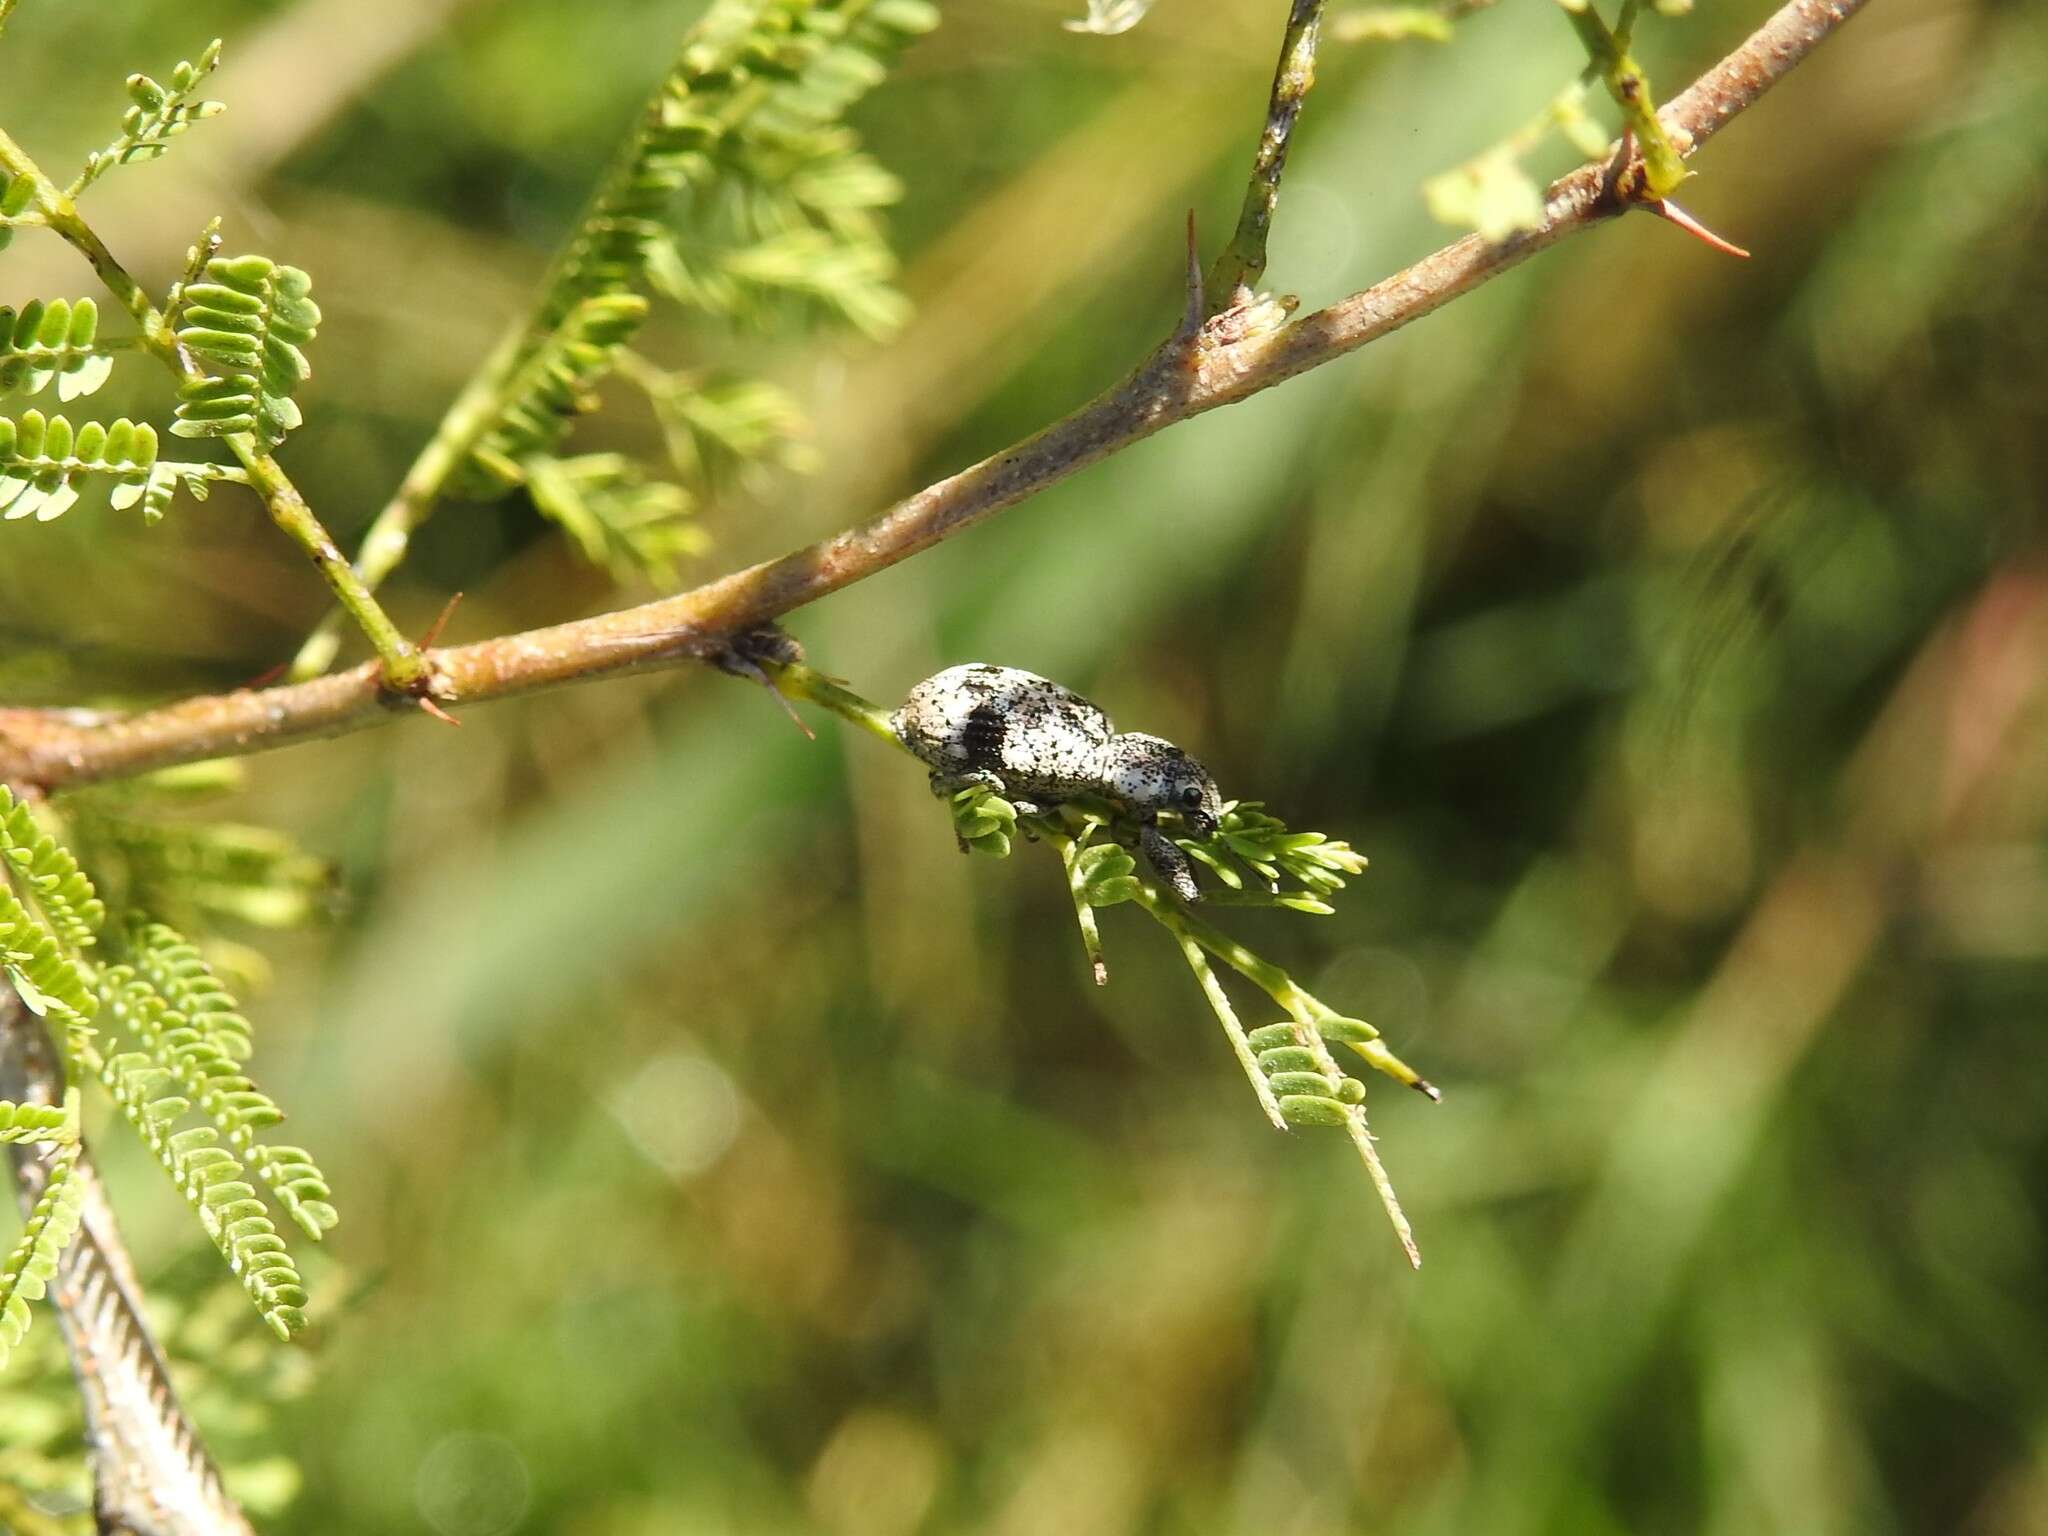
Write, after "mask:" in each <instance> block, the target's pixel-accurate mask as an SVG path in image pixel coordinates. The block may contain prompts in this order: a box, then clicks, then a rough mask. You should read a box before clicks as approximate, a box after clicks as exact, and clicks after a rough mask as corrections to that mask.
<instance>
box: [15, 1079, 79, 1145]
mask: <svg viewBox="0 0 2048 1536" xmlns="http://www.w3.org/2000/svg"><path fill="white" fill-rule="evenodd" d="M78 1107H79V1099H78V1090H77V1089H75V1088H74V1089H72V1090H70V1091H69V1092H68V1093H66V1094H65V1096H64V1102H63V1103H62V1104H33V1103H30V1104H16V1103H14V1102H12V1101H11V1100H8V1099H0V1142H39V1143H59V1142H73V1141H76V1140H78Z"/></svg>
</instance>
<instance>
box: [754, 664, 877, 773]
mask: <svg viewBox="0 0 2048 1536" xmlns="http://www.w3.org/2000/svg"><path fill="white" fill-rule="evenodd" d="M761 670H762V671H763V672H765V673H767V674H768V680H769V681H770V682H771V683H773V684H774V685H775V689H776V691H777V692H778V693H780V694H781V695H782V696H783V697H784V698H788V699H808V700H809V701H810V702H811V703H813V704H816V705H818V706H820V707H821V708H824V709H829V710H831V711H832V713H833V714H835V715H837V716H839V718H840V719H842V720H847V721H850V722H852V723H853V724H854V725H857V726H859V727H860V728H861V729H862V730H864V731H866V732H867V733H868V734H869V735H870V736H876V737H879V738H880V739H881V740H883V741H886V742H888V743H889V745H890V746H892V747H895V748H896V749H897V750H899V751H903V752H908V751H909V750H910V749H909V748H908V747H906V746H904V745H903V742H902V740H901V739H900V738H899V737H898V736H897V734H896V727H895V726H893V725H891V724H890V723H889V711H887V710H886V709H883V708H882V707H881V705H879V704H875V703H872V702H871V701H869V700H867V699H864V698H862V697H861V696H860V695H859V694H857V693H855V692H854V691H853V690H852V689H851V688H847V687H844V686H842V685H841V684H839V683H837V682H835V681H833V680H832V679H831V678H829V677H827V676H825V674H824V673H822V672H814V671H812V670H811V669H810V668H809V667H807V666H805V665H804V664H803V663H802V662H800V661H792V662H772V661H764V662H762V663H761Z"/></svg>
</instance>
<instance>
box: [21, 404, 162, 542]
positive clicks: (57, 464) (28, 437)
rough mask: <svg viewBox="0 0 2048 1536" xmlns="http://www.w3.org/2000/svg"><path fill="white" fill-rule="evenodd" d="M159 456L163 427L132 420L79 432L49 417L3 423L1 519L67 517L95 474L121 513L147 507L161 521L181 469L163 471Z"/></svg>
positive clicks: (90, 425) (31, 414)
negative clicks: (85, 483)
mask: <svg viewBox="0 0 2048 1536" xmlns="http://www.w3.org/2000/svg"><path fill="white" fill-rule="evenodd" d="M156 451H157V436H156V428H154V427H152V426H150V425H149V424H148V423H146V422H137V421H130V420H129V419H128V418H127V417H125V416H123V417H121V418H120V419H118V420H116V421H112V422H107V423H101V422H97V421H88V422H85V423H84V424H82V425H81V426H78V427H76V428H74V427H73V426H72V425H71V422H70V421H69V419H67V418H66V417H63V416H48V417H46V416H44V415H43V413H42V412H41V411H23V412H22V413H21V415H20V416H19V417H17V418H15V419H13V420H9V419H8V418H7V417H5V416H0V517H6V518H8V519H9V520H12V519H15V518H23V517H31V516H32V517H34V518H35V519H36V520H37V521H38V522H45V523H47V522H49V521H50V520H51V519H53V518H58V517H62V516H63V515H64V514H65V513H66V512H68V511H70V510H71V508H72V507H73V506H74V505H75V504H76V503H77V501H78V495H79V491H78V486H79V482H80V481H82V480H84V479H85V478H87V477H88V476H93V475H100V476H104V477H106V478H107V480H108V481H109V482H110V483H111V489H110V492H109V496H108V500H109V501H110V502H111V503H112V504H113V506H114V508H115V510H116V511H119V510H122V509H125V508H127V507H132V506H135V505H137V504H138V503H140V504H141V505H142V506H143V507H144V510H145V515H148V514H149V513H150V511H151V510H152V509H153V511H154V513H155V515H157V516H161V515H162V512H163V506H164V503H165V502H167V501H168V500H169V498H170V495H171V493H172V492H174V491H175V490H176V489H177V483H178V477H177V472H176V469H175V468H174V467H167V468H166V471H165V473H164V474H162V475H159V474H158V473H157V472H156V471H157V457H156Z"/></svg>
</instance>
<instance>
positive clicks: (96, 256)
mask: <svg viewBox="0 0 2048 1536" xmlns="http://www.w3.org/2000/svg"><path fill="white" fill-rule="evenodd" d="M0 170H4V171H6V172H7V173H9V174H10V175H17V176H27V177H29V178H30V180H31V181H32V183H33V184H34V186H35V189H36V197H35V205H36V207H37V208H38V209H39V210H40V211H41V213H42V215H43V217H44V219H45V220H46V221H47V222H48V224H49V227H50V228H51V229H52V230H54V231H55V232H56V233H57V235H58V236H59V237H60V238H62V239H63V240H64V242H65V243H66V244H68V245H70V246H71V247H72V248H73V249H74V250H76V251H77V252H78V253H79V254H80V255H81V256H83V257H84V258H85V259H86V261H87V262H89V263H90V264H91V266H92V269H93V271H94V272H96V273H97V274H98V275H99V279H100V282H101V283H102V284H104V285H105V287H106V289H107V291H108V292H109V293H111V294H112V295H113V296H114V297H115V298H116V299H117V300H119V301H120V304H121V307H122V308H123V309H125V310H127V311H128V313H129V314H130V315H131V316H133V317H134V320H135V324H136V326H137V327H138V328H139V330H140V333H141V334H140V338H139V339H140V341H141V343H142V345H143V346H144V347H146V348H147V349H148V350H149V351H150V352H151V353H153V354H154V355H155V356H156V357H157V358H158V359H159V360H160V361H161V362H162V363H163V364H164V366H165V367H167V368H168V369H170V370H171V372H172V373H173V374H175V375H177V377H178V378H179V380H180V381H185V380H190V379H197V378H201V377H203V376H204V373H203V370H202V369H201V368H200V367H199V365H198V364H197V363H195V362H194V361H193V360H192V359H191V357H190V356H189V355H187V353H186V352H185V350H184V349H183V348H182V347H180V346H179V345H178V340H177V337H176V336H175V335H174V334H173V333H172V330H171V326H170V321H169V318H168V317H167V316H166V315H165V314H164V313H163V312H162V311H161V310H159V309H158V308H157V307H156V304H155V302H154V301H153V300H152V299H151V298H150V296H149V294H148V293H147V292H146V291H145V290H144V289H143V287H142V285H141V284H140V283H138V282H136V281H135V279H134V278H133V277H131V276H130V275H129V273H128V271H127V269H126V268H124V267H123V266H122V265H121V264H120V262H118V261H116V260H115V259H114V255H113V253H112V252H111V251H109V250H108V249H107V247H106V245H105V243H104V242H103V241H102V240H101V239H100V237H99V236H98V235H97V234H95V233H94V232H93V229H92V227H91V226H90V225H89V224H87V223H86V222H85V220H84V219H82V218H80V217H79V214H78V209H77V208H76V207H75V206H74V205H73V203H72V201H71V199H70V198H69V197H68V196H66V195H65V194H64V193H63V192H62V191H60V190H59V189H58V188H57V187H56V186H55V185H54V184H53V183H52V182H51V181H50V179H49V178H48V177H47V176H45V175H44V174H43V172H42V170H41V168H40V167H39V166H38V165H37V164H36V163H35V161H34V160H32V159H31V158H30V157H29V155H28V154H27V152H26V151H24V150H23V149H22V148H21V146H20V145H18V144H16V143H15V142H14V140H13V138H11V137H10V136H9V135H8V134H7V132H6V131H5V130H4V129H0ZM221 441H222V442H223V443H225V444H226V445H227V447H228V451H229V452H231V453H233V454H234V456H235V457H236V458H237V459H239V460H241V463H242V468H243V471H244V472H245V473H246V474H247V475H248V477H249V484H250V486H251V487H253V488H254V490H255V491H256V494H257V495H258V496H260V497H261V498H262V499H263V505H264V506H265V507H266V508H267V509H268V510H269V512H270V519H271V521H272V522H274V523H276V524H277V526H278V527H279V528H281V529H283V530H284V532H285V534H286V535H287V536H288V537H289V538H290V539H291V540H292V541H293V542H294V543H295V544H297V545H298V546H299V548H300V549H302V550H304V551H305V552H306V554H307V555H308V557H310V558H311V560H312V562H313V564H314V566H315V567H316V568H317V569H318V570H319V572H320V574H321V576H322V577H324V578H325V579H326V582H327V585H328V586H329V588H331V589H332V591H333V592H334V595H335V597H336V599H337V600H339V602H340V603H341V605H342V607H343V608H344V609H345V610H347V612H348V614H349V616H350V617H351V618H352V619H354V620H355V622H356V623H357V624H358V625H359V626H360V627H361V628H362V631H363V633H364V634H366V635H367V636H369V639H370V643H371V645H373V646H374V647H376V651H377V655H378V657H379V659H380V660H381V661H382V662H383V664H384V680H385V684H386V686H388V687H390V688H392V689H394V690H399V691H410V690H414V689H417V688H418V687H420V686H421V685H422V684H423V683H424V682H425V681H426V676H427V666H426V662H425V660H424V658H422V657H421V655H420V653H419V651H418V649H417V648H416V647H414V645H413V644H412V642H411V641H410V640H408V639H406V637H405V636H404V635H403V634H401V633H400V632H399V629H398V626H397V625H395V624H394V623H392V622H391V618H390V616H389V615H388V614H386V613H385V612H384V610H383V609H382V608H381V607H379V606H378V603H377V600H376V598H374V597H373V596H371V594H370V589H369V588H368V587H366V586H364V585H363V583H362V582H361V580H359V579H358V578H357V576H356V573H355V571H354V570H353V569H351V567H350V566H349V563H348V561H347V560H345V559H343V558H342V554H341V550H340V549H339V547H337V546H336V544H335V542H334V540H333V538H332V537H331V536H330V535H329V534H328V532H327V530H326V528H324V527H323V526H322V525H321V523H320V519H319V518H318V517H317V516H315V515H314V512H313V509H312V508H311V507H310V506H308V505H307V504H306V499H305V497H304V496H302V495H300V494H299V490H298V487H297V486H295V485H293V484H292V481H291V477H290V476H288V475H287V474H286V473H285V472H284V470H283V468H282V467H281V466H280V465H279V464H278V462H277V460H276V459H275V458H273V457H272V456H271V455H270V454H269V453H268V452H267V451H266V450H265V449H264V447H263V446H262V444H261V443H259V442H258V441H257V440H256V438H255V436H254V434H252V433H248V432H231V433H228V434H226V435H225V436H223V437H222V438H221Z"/></svg>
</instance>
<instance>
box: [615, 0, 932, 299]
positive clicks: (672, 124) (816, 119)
mask: <svg viewBox="0 0 2048 1536" xmlns="http://www.w3.org/2000/svg"><path fill="white" fill-rule="evenodd" d="M937 22H938V12H937V10H936V9H935V8H934V7H932V6H930V5H927V4H925V3H923V0H841V3H839V4H805V3H801V0H767V3H760V0H721V3H720V4H718V5H715V6H713V7H712V9H711V11H710V13H709V14H708V15H707V16H706V17H705V19H704V21H703V22H702V23H701V24H700V33H701V34H702V39H703V40H702V42H701V43H700V44H699V47H698V49H697V50H696V51H695V52H694V53H693V52H686V53H685V55H684V61H683V68H682V69H681V70H679V71H678V72H677V73H676V75H675V76H672V77H671V81H670V89H669V92H668V98H667V101H666V103H665V104H664V127H665V128H666V129H667V130H668V135H669V139H668V145H669V147H667V148H665V149H662V150H657V154H658V156H659V158H660V159H661V160H662V161H663V162H664V164H665V165H666V167H667V168H668V169H669V171H670V172H671V173H672V174H674V175H675V176H677V178H678V179H679V183H680V184H681V185H683V186H686V187H688V188H689V190H690V192H691V194H692V195H691V196H690V197H689V198H688V199H687V200H686V202H685V204H684V206H683V207H682V209H681V211H680V213H679V215H678V216H677V217H676V218H675V220H674V221H673V228H672V230H671V231H669V232H668V233H666V234H664V235H663V236H662V237H661V238H659V239H657V240H656V241H654V242H653V243H652V244H651V245H650V246H649V248H648V251H647V258H648V261H649V263H650V271H649V275H650V277H651V278H652V279H653V280H654V282H655V283H656V284H657V286H658V288H659V290H660V291H661V292H662V293H664V294H665V295H667V296H668V297H670V298H672V299H674V300H676V301H677V302H678V303H681V304H684V305H686V306H688V307H691V308H695V309H700V310H703V311H706V312H708V313H712V314H719V315H726V316H730V317H734V318H738V319H743V320H760V319H764V318H767V317H768V316H769V315H771V314H772V313H773V312H774V311H775V310H776V309H778V308H788V307H795V308H797V309H799V310H803V309H810V310H812V311H814V312H817V313H821V314H823V315H825V316H827V317H829V318H831V319H834V320H838V321H841V322H843V323H846V324H849V325H852V326H853V327H854V328H856V329H857V330H860V331H862V332H864V333H866V334H868V335H871V336H880V335H886V334H888V333H889V332H890V331H893V330H894V329H896V327H898V326H899V325H901V324H902V322H903V319H904V318H905V315H906V314H907V309H906V306H905V305H904V302H903V299H902V297H901V295H899V294H898V293H897V292H896V291H895V289H894V288H893V286H892V285H891V281H892V279H893V277H894V275H895V265H896V264H895V258H894V256H893V254H892V253H891V251H890V249H889V246H888V243H887V241H886V240H885V239H884V238H883V235H882V231H881V227H880V224H879V223H878V222H877V219H876V213H877V211H878V210H879V209H881V208H883V207H886V206H887V205H888V204H890V203H893V202H895V201H896V199H897V198H898V197H899V196H900V194H901V188H900V187H899V185H898V183H897V181H896V179H895V178H894V177H893V176H891V175H890V174H889V173H888V172H887V171H886V170H884V169H883V168H882V167H881V166H880V165H878V164H876V163H875V161H874V160H873V159H871V158H870V157H868V156H867V155H865V154H864V153H862V152H861V150H860V149H859V146H858V141H857V140H856V139H855V137H854V135H853V134H852V133H851V131H850V130H848V129H846V128H845V127H843V126H842V123H843V119H844V118H845V115H846V113H847V112H848V110H849V109H850V108H851V107H852V106H853V105H854V104H855V103H856V102H857V101H859V100H860V98H861V97H862V96H864V95H866V94H867V92H869V91H870V90H872V89H873V88H874V87H875V86H876V85H878V84H880V83H881V81H882V79H883V77H884V76H885V74H886V72H887V66H888V63H889V61H890V60H891V59H892V58H893V57H894V56H895V54H896V53H897V52H898V51H900V50H901V49H902V48H903V47H904V45H905V44H907V43H908V42H910V41H911V40H913V39H914V38H916V37H918V36H920V35H922V34H923V33H925V32H927V31H929V30H931V28H932V27H933V26H935V25H936V24H937Z"/></svg>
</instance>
